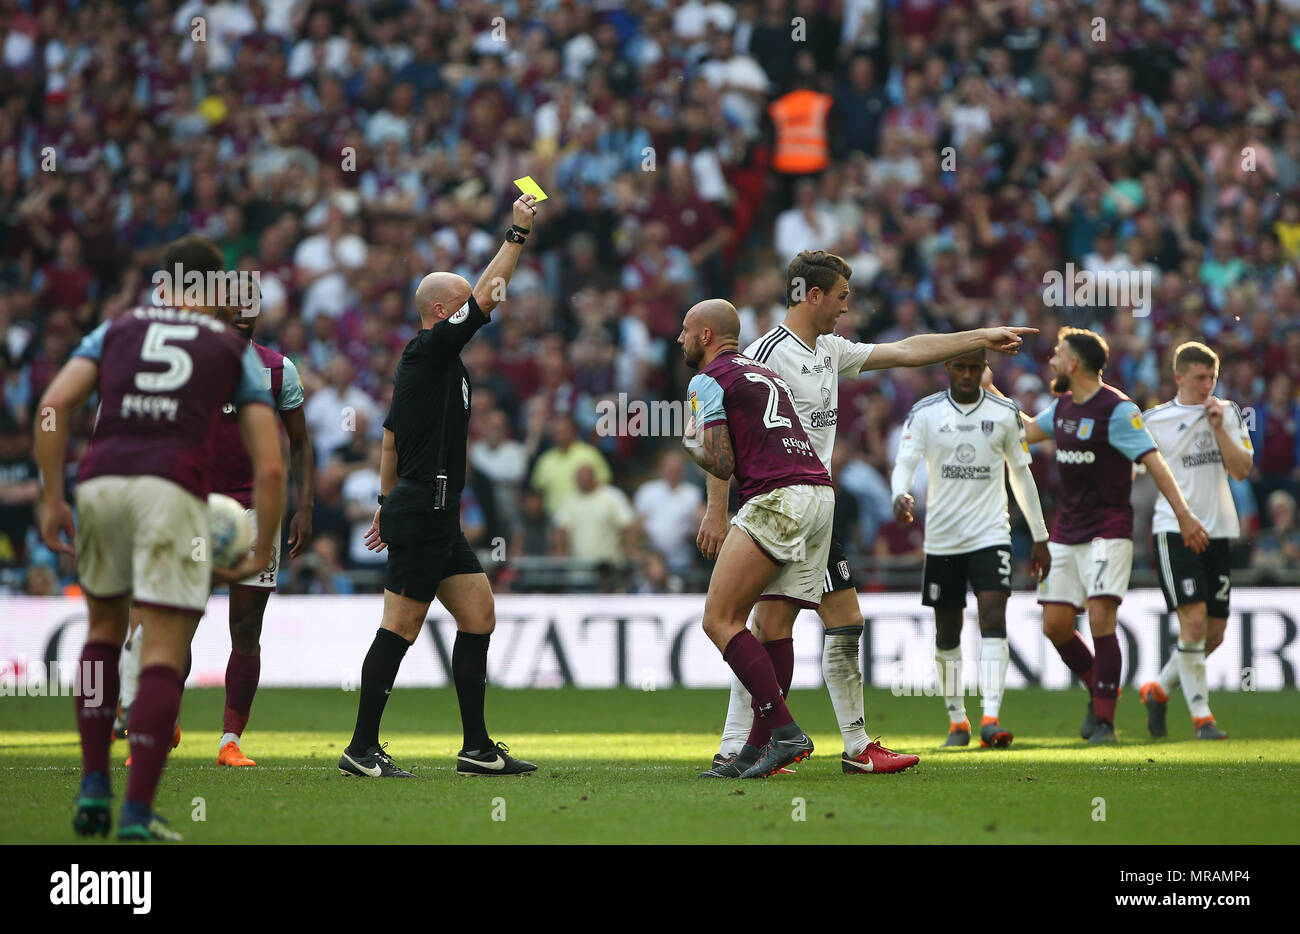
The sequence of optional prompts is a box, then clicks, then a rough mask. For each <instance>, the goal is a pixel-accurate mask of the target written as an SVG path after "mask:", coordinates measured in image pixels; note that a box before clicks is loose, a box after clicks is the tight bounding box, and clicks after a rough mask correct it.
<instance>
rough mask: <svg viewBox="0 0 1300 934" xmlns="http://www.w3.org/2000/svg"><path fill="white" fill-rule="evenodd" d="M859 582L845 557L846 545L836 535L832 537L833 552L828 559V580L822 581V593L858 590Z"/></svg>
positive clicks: (831, 551)
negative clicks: (854, 577)
mask: <svg viewBox="0 0 1300 934" xmlns="http://www.w3.org/2000/svg"><path fill="white" fill-rule="evenodd" d="M857 589H858V584H857V581H855V580H854V579H853V571H852V570H851V569H850V568H849V561H848V559H847V558H846V557H844V544H843V543H842V542H841V541H840V540H839V537H838V536H836V535H832V536H831V550H830V554H829V555H827V557H826V579H825V580H823V581H822V593H823V594H828V593H834V592H835V591H837V590H857Z"/></svg>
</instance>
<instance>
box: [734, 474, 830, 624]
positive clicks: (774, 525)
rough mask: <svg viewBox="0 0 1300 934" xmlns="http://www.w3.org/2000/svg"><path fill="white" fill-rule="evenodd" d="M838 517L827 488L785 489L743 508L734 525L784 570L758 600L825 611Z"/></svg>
mask: <svg viewBox="0 0 1300 934" xmlns="http://www.w3.org/2000/svg"><path fill="white" fill-rule="evenodd" d="M834 518H835V491H834V489H833V488H832V487H829V486H811V485H808V484H800V485H798V486H783V487H779V488H777V489H775V490H769V491H768V492H766V493H760V494H759V495H758V496H755V497H754V498H752V499H750V500H748V501H746V503H745V505H743V506H741V507H740V511H739V512H737V513H736V515H735V518H733V519H732V520H731V521H732V524H733V525H735V526H736V527H737V528H739V529H741V530H742V531H744V532H745V533H746V534H747V535H749V537H750V538H752V539H753V540H754V542H755V544H757V545H758V547H759V548H761V549H762V550H763V552H764V553H765V554H766V555H767V556H768V557H769V558H771V559H772V560H774V561H776V562H777V563H778V564H780V565H781V569H780V570H779V571H777V574H776V576H775V577H774V578H772V580H771V581H770V582H769V583H768V585H767V588H766V589H765V590H764V591H763V594H762V596H760V597H759V598H758V599H760V600H776V599H782V598H784V599H786V600H791V601H793V602H794V603H798V604H801V605H803V606H806V607H809V608H810V609H814V610H815V609H817V607H819V606H821V602H822V591H823V589H824V586H823V585H824V584H825V581H826V559H827V557H828V556H829V555H830V551H831V523H832V520H833V519H834Z"/></svg>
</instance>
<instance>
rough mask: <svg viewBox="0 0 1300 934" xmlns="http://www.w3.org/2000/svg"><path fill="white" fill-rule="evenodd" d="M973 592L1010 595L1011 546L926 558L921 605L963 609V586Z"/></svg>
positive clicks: (995, 546) (964, 597)
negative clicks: (968, 586)
mask: <svg viewBox="0 0 1300 934" xmlns="http://www.w3.org/2000/svg"><path fill="white" fill-rule="evenodd" d="M967 583H969V584H970V589H971V590H973V591H975V593H977V594H978V593H983V592H984V591H986V590H998V591H1001V592H1002V593H1005V594H1010V593H1011V544H1010V543H1009V542H1008V543H1007V544H1005V545H990V546H989V547H988V548H980V549H978V550H977V551H968V552H965V553H964V554H959V555H926V556H925V570H924V571H923V572H922V578H921V603H922V605H924V606H932V607H934V608H935V609H939V610H949V609H955V610H960V609H964V608H965V606H966V585H967Z"/></svg>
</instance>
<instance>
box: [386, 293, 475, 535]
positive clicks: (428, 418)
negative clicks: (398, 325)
mask: <svg viewBox="0 0 1300 934" xmlns="http://www.w3.org/2000/svg"><path fill="white" fill-rule="evenodd" d="M487 323H488V317H487V315H485V314H483V312H482V311H481V310H480V309H479V307H478V302H476V301H474V296H472V295H471V296H470V299H469V301H468V302H467V303H466V304H465V306H464V307H462V308H461V309H460V310H459V311H457V312H456V313H455V314H454V315H452V316H451V317H449V318H444V319H443V320H442V321H439V322H438V323H437V324H435V325H434V326H433V327H431V328H426V329H424V330H422V331H420V333H419V334H417V335H415V337H413V338H411V340H410V342H409V343H408V344H407V345H406V347H405V349H403V350H402V359H401V361H400V362H399V363H398V364H397V375H396V376H395V377H394V380H393V383H394V385H393V405H392V408H390V409H389V410H388V417H387V418H386V419H384V427H385V428H387V429H388V430H389V431H391V432H392V433H393V435H394V440H395V441H396V444H397V479H398V485H399V486H402V487H406V486H408V485H412V486H414V485H419V486H421V487H428V488H429V489H430V490H431V489H432V485H433V481H434V477H435V476H436V475H437V473H438V470H439V468H445V469H446V471H447V509H446V512H447V514H448V516H449V518H454V519H456V520H457V521H458V520H459V517H460V508H459V504H460V494H461V490H462V489H464V487H465V458H466V446H467V445H468V442H469V404H470V397H471V389H470V385H469V374H468V373H467V372H466V370H465V364H463V363H461V360H460V352H461V349H462V348H463V347H464V346H465V345H466V344H467V343H468V342H469V339H470V338H471V337H473V336H474V334H475V333H476V332H477V331H478V329H479V328H481V327H482V326H483V325H485V324H487ZM444 412H445V413H446V417H445V420H444V417H443V413H444ZM440 450H441V452H442V454H441V457H440V456H439V451H440ZM403 481H406V482H405V483H403Z"/></svg>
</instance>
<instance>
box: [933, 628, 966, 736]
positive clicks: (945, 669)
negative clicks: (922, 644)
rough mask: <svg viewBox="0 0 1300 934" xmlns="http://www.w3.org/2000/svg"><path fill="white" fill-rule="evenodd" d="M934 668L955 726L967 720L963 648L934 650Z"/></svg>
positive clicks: (940, 690)
mask: <svg viewBox="0 0 1300 934" xmlns="http://www.w3.org/2000/svg"><path fill="white" fill-rule="evenodd" d="M934 667H935V672H936V673H937V674H938V676H939V677H938V681H937V684H938V687H939V693H940V694H941V695H943V702H944V705H945V706H946V707H947V708H948V719H949V721H951V722H952V723H954V724H957V723H961V722H962V721H964V720H965V719H966V697H965V690H964V687H963V683H962V676H961V646H960V645H959V646H957V647H956V648H955V649H938V648H936V649H935V650H934Z"/></svg>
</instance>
